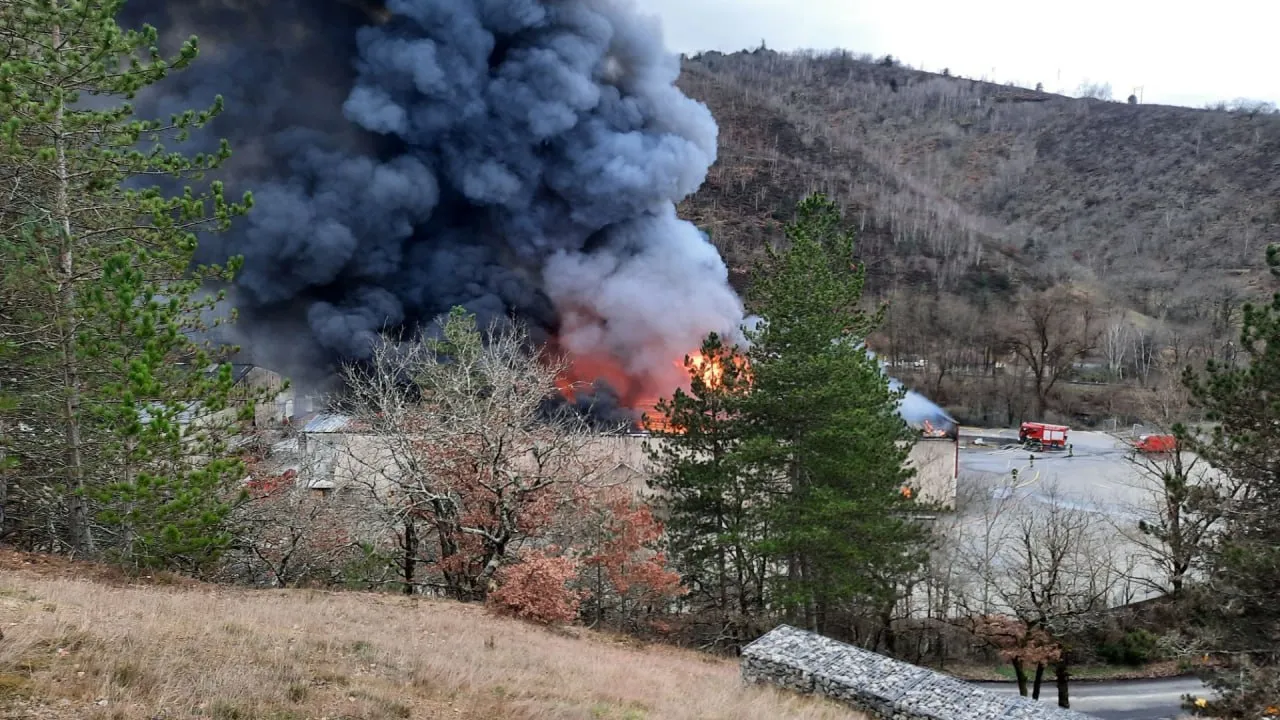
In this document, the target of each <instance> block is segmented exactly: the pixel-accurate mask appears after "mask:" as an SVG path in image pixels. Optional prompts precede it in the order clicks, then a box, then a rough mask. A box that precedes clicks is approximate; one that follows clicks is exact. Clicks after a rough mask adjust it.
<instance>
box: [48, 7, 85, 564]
mask: <svg viewBox="0 0 1280 720" xmlns="http://www.w3.org/2000/svg"><path fill="white" fill-rule="evenodd" d="M53 45H54V47H58V46H60V45H62V29H61V28H60V27H58V26H57V25H55V26H54V28H53ZM65 112H66V107H65V104H64V103H62V102H59V104H58V107H57V108H56V109H55V110H54V115H53V142H54V157H55V160H56V162H57V175H58V183H57V192H56V197H55V202H56V205H55V207H54V220H55V221H56V222H57V226H58V232H59V235H60V238H59V242H58V317H57V320H58V321H59V322H60V324H61V332H60V335H61V338H60V341H61V343H60V344H61V350H62V386H63V408H62V410H63V420H64V421H65V422H66V426H65V428H64V430H65V437H66V443H67V447H66V451H67V457H66V461H67V467H66V472H67V491H68V493H69V495H68V497H67V514H68V517H67V531H68V533H69V535H70V538H69V539H70V541H71V550H72V552H73V553H75V554H76V555H87V554H92V553H93V551H94V548H93V534H92V532H91V531H90V529H89V506H88V500H87V499H86V498H85V496H84V492H85V478H84V475H85V473H84V450H83V438H82V437H81V428H80V368H79V363H78V359H77V357H76V322H75V315H76V309H75V303H76V288H75V282H76V276H75V270H76V268H75V258H74V253H73V251H74V249H75V248H74V239H73V237H72V233H71V200H70V188H69V186H70V177H69V175H68V172H67V139H66V136H65V134H64V133H63V125H62V119H63V116H64V114H65Z"/></svg>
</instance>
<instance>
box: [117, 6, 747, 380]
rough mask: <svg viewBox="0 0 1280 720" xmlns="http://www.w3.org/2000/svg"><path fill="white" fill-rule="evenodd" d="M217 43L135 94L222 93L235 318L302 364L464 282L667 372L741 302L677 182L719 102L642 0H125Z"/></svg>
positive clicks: (726, 325)
mask: <svg viewBox="0 0 1280 720" xmlns="http://www.w3.org/2000/svg"><path fill="white" fill-rule="evenodd" d="M126 13H127V15H126V17H125V18H124V20H125V22H126V23H128V24H134V25H136V24H138V23H141V22H149V23H151V24H153V25H155V26H156V27H157V28H158V29H159V30H160V33H161V36H162V37H164V38H167V39H168V40H170V41H173V42H178V41H181V40H182V39H185V38H186V37H187V36H188V35H190V34H195V35H197V36H198V37H199V42H200V48H201V54H200V57H199V58H198V59H197V61H196V62H195V63H194V64H193V65H192V67H191V68H190V69H188V70H184V71H182V72H180V73H175V74H174V75H172V76H171V77H170V78H168V79H166V80H165V81H164V82H162V83H160V84H159V85H157V86H155V87H154V88H153V92H152V94H151V95H147V96H144V97H142V98H141V99H140V101H139V103H138V108H139V111H140V112H141V113H142V114H144V115H157V116H160V117H165V116H167V115H168V114H170V113H172V112H176V111H180V110H183V109H186V108H189V107H203V106H206V105H208V103H209V102H211V100H212V98H213V97H214V96H215V95H217V94H221V95H222V96H224V98H225V103H226V112H225V113H224V114H223V115H222V116H220V117H219V118H217V119H216V120H215V121H214V123H212V124H211V127H210V128H209V129H208V131H207V132H206V133H204V136H202V138H200V142H204V143H208V144H209V145H210V146H212V144H213V143H214V142H216V139H217V138H219V137H225V138H227V139H229V140H230V141H231V144H232V148H233V151H234V152H235V153H236V154H235V156H234V157H233V158H232V160H231V161H230V162H229V163H228V164H227V166H226V168H225V175H224V178H225V179H226V180H227V181H228V189H229V190H231V191H235V192H238V191H240V190H243V189H251V190H253V191H254V194H255V197H256V201H257V205H256V207H255V208H254V210H253V211H252V212H251V213H250V215H249V216H248V217H247V218H245V219H243V220H242V221H241V222H240V223H238V227H237V228H236V229H234V230H233V231H232V232H230V233H228V234H224V235H219V236H213V237H206V238H204V239H203V240H202V245H201V251H200V252H201V258H200V260H202V261H206V262H207V261H219V260H222V259H225V258H226V257H228V256H230V255H236V254H238V255H243V256H244V258H245V264H244V270H243V271H242V273H241V275H240V276H239V278H238V279H237V281H236V283H235V287H234V289H233V294H232V297H233V302H234V304H235V306H236V307H237V308H238V310H239V312H240V320H239V322H238V323H237V324H236V326H235V328H236V330H235V332H236V333H237V335H238V336H237V337H236V338H235V340H236V341H237V342H238V343H240V344H241V345H242V346H244V347H245V348H246V350H247V352H248V354H249V355H250V359H251V360H252V361H254V362H257V363H258V364H262V365H266V366H269V367H273V368H275V369H278V370H281V371H283V372H286V373H288V374H290V375H292V376H294V377H295V379H296V380H298V381H299V382H301V383H302V384H304V385H305V384H308V383H315V382H319V381H320V380H322V379H324V378H326V377H329V376H330V374H331V372H332V369H333V368H334V366H335V364H336V363H338V362H340V361H345V360H358V359H360V358H362V357H365V356H366V355H367V353H368V352H369V349H370V347H371V345H372V343H373V341H374V340H375V338H376V337H377V335H378V334H379V333H381V332H384V331H395V330H410V331H411V330H413V329H414V328H417V327H419V326H422V325H425V324H429V323H430V322H431V321H432V320H433V319H434V318H436V317H438V316H439V315H440V314H442V313H444V312H447V311H448V310H449V308H450V307H452V306H456V305H462V306H464V307H466V308H468V309H469V310H471V311H473V312H474V313H476V314H477V316H478V322H479V323H480V324H481V325H482V326H484V325H487V324H488V323H489V322H490V321H491V320H494V319H497V318H513V319H518V320H520V321H523V322H525V323H527V324H528V326H529V327H530V328H531V331H532V332H533V334H534V335H535V338H537V339H540V340H550V339H554V340H555V341H556V346H557V347H559V348H561V349H563V350H565V351H567V352H569V353H570V354H572V355H575V356H589V355H590V356H605V357H608V358H610V359H612V360H613V361H614V362H615V363H616V364H617V365H619V366H620V367H622V368H623V369H624V371H625V372H626V373H627V375H628V377H629V378H630V379H632V380H634V381H636V382H638V383H640V384H641V385H651V386H652V389H653V390H655V391H658V392H655V394H666V393H668V392H669V391H670V390H671V389H672V388H673V387H675V386H676V385H677V384H679V382H680V380H681V373H680V370H679V368H678V367H677V366H676V365H675V364H674V363H673V359H676V358H679V357H681V356H682V355H683V354H684V353H685V352H687V351H689V350H691V349H694V348H697V347H698V346H699V344H700V342H701V339H702V337H703V336H704V335H705V334H706V333H707V332H710V331H716V332H720V333H722V334H724V335H727V336H731V337H732V336H734V335H735V334H736V332H735V331H736V329H737V327H738V324H739V323H740V322H741V320H742V305H741V303H740V301H739V299H738V297H737V295H736V294H735V293H734V292H733V290H732V289H731V288H730V287H729V284H728V274H727V271H726V268H725V265H724V263H723V261H722V260H721V258H720V256H719V254H718V253H717V252H716V250H715V248H714V247H713V246H712V245H711V244H710V243H709V242H708V241H707V238H706V237H705V236H704V235H703V234H702V233H701V232H700V231H699V230H698V229H697V228H696V227H694V226H693V225H691V224H689V223H687V222H685V221H682V220H680V219H679V218H678V217H677V216H676V213H675V204H676V203H678V202H679V201H680V200H681V199H683V198H684V197H686V196H687V195H689V194H690V193H692V192H694V191H695V190H696V189H697V188H698V187H699V185H700V184H701V183H702V182H703V180H704V178H705V175H706V171H707V169H708V167H709V166H710V165H711V163H713V162H714V160H715V153H716V138H717V128H716V124H715V122H714V120H713V119H712V117H711V114H710V113H709V112H708V110H707V109H706V107H705V106H703V105H702V104H700V103H698V102H695V101H693V100H691V99H689V98H688V97H686V96H685V95H684V94H682V93H681V92H680V91H679V90H678V89H677V88H676V87H675V84H674V83H675V80H676V77H677V75H678V73H679V69H680V68H679V61H678V59H677V58H676V57H674V56H673V55H671V54H669V53H667V52H666V51H665V49H664V47H663V43H662V38H661V31H660V28H659V27H658V25H657V23H656V21H655V20H652V19H649V18H647V17H645V16H643V15H640V14H638V13H637V12H636V10H635V9H634V7H633V5H632V4H631V2H629V1H627V0H392V1H391V2H389V3H387V4H386V5H385V6H383V5H379V4H375V3H371V2H366V1H364V0H346V1H340V0H163V1H161V0H131V2H129V3H128V5H127V10H126Z"/></svg>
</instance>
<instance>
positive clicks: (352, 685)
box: [0, 551, 861, 720]
mask: <svg viewBox="0 0 1280 720" xmlns="http://www.w3.org/2000/svg"><path fill="white" fill-rule="evenodd" d="M161 580H163V578H150V579H145V580H144V582H146V583H147V584H139V583H137V582H130V581H127V580H126V579H125V578H122V577H120V576H118V575H114V574H112V573H111V571H109V570H107V569H103V568H97V567H93V566H86V565H78V564H72V563H68V562H66V561H62V560H57V559H48V558H41V557H38V556H26V555H18V554H13V553H7V552H2V551H0V630H3V639H2V640H0V718H39V719H50V720H55V719H56V720H62V719H63V718H66V719H68V720H69V719H71V718H76V719H81V718H83V719H86V720H107V719H111V720H133V719H135V718H136V719H138V720H142V719H144V718H145V719H148V720H152V719H155V718H165V719H166V720H169V719H173V718H189V717H204V718H213V719H214V720H250V719H252V720H303V719H304V718H311V719H316V720H318V719H319V718H329V719H330V720H337V719H339V718H342V719H345V720H356V719H367V720H374V719H377V720H382V719H384V718H442V717H443V718H459V719H465V718H476V719H477V720H479V719H481V718H484V719H485V720H488V719H489V718H513V719H520V718H584V719H586V718H592V719H596V718H600V719H604V718H628V719H630V720H640V719H641V718H690V719H693V718H725V719H726V720H727V719H729V718H797V719H809V720H819V719H830V720H837V719H840V718H848V719H854V718H858V717H861V716H859V715H856V714H853V713H851V712H848V711H846V710H844V709H842V708H839V707H836V706H834V705H831V704H827V703H820V702H815V701H813V700H809V699H804V698H799V697H796V696H792V695H787V694H783V693H779V692H775V691H773V690H770V689H766V688H743V687H742V685H741V684H740V680H739V677H738V668H737V665H736V664H735V663H733V662H731V661H727V660H722V659H718V658H713V657H709V656H704V655H699V654H697V653H692V652H682V651H678V650H673V649H670V648H663V647H651V646H644V645H639V644H637V643H635V642H634V641H627V640H624V639H621V638H615V637H611V636H605V635H600V634H594V633H590V632H586V631H567V632H553V631H548V630H542V629H539V628H534V627H530V626H528V625H524V624H521V623H517V622H512V621H507V620H501V619H496V618H493V617H491V616H489V615H488V614H486V613H485V611H484V610H483V609H481V608H478V607H474V606H464V605H460V604H456V603H448V602H432V601H425V600H417V601H414V600H411V599H404V598H399V597H395V596H386V595H370V594H361V593H332V592H308V591H258V592H254V591H246V590H237V589H229V588H222V587H213V586H205V585H198V584H194V583H190V582H181V583H179V582H177V581H171V582H170V583H169V584H163V583H160V581H161Z"/></svg>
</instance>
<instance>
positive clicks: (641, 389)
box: [556, 351, 749, 432]
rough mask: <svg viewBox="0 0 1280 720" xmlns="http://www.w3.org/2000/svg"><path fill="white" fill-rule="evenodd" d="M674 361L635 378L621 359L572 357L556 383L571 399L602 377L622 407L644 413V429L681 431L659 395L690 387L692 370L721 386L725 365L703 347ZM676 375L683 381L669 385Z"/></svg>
mask: <svg viewBox="0 0 1280 720" xmlns="http://www.w3.org/2000/svg"><path fill="white" fill-rule="evenodd" d="M686 361H687V363H688V365H687V366H686ZM736 362H737V363H739V365H742V364H744V363H745V361H744V360H742V359H741V358H737V359H736ZM671 365H672V370H671V371H668V372H665V373H652V376H651V377H647V378H636V377H635V376H633V375H632V374H629V373H628V372H627V371H626V370H625V369H624V368H623V366H622V364H621V363H619V362H618V361H616V360H614V359H612V358H608V357H582V358H573V360H572V362H571V363H570V365H569V367H568V368H567V369H566V371H565V372H564V373H563V374H561V376H560V377H559V378H557V379H556V387H557V388H558V389H559V390H560V392H561V393H562V394H563V395H564V396H565V397H567V398H569V399H571V400H572V399H573V398H574V397H575V396H576V395H577V393H578V392H581V391H582V389H583V388H585V387H589V386H590V385H591V384H592V383H594V382H596V381H597V380H603V381H605V382H607V383H608V384H609V386H610V387H611V388H612V389H613V390H614V391H615V392H617V393H618V401H619V403H620V404H621V405H622V406H623V407H626V408H629V409H631V410H633V411H635V412H636V414H637V415H640V416H643V418H644V421H643V427H644V428H645V429H647V430H652V431H658V432H680V428H678V427H676V426H674V425H672V424H671V422H670V421H669V420H668V418H666V417H665V416H664V415H663V414H662V413H660V412H658V401H659V398H663V397H665V398H670V397H671V395H672V394H673V393H674V392H675V391H676V389H677V388H680V389H683V390H685V391H686V392H687V391H689V389H690V387H689V386H690V381H689V375H690V371H692V372H696V373H697V374H698V375H699V377H700V378H701V380H702V382H703V384H705V385H706V386H707V387H708V388H713V389H714V388H719V387H721V386H722V385H723V384H724V375H725V367H724V360H723V359H722V358H717V357H715V356H708V355H705V354H703V353H702V352H701V351H695V352H692V353H690V354H689V355H688V356H687V358H681V359H678V360H673V361H672V362H671ZM676 378H680V379H682V381H676V382H678V384H676V385H673V386H670V387H667V386H666V385H668V384H670V383H672V382H673V381H675V379H676ZM748 380H749V378H748Z"/></svg>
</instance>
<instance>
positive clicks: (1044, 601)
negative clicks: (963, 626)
mask: <svg viewBox="0 0 1280 720" xmlns="http://www.w3.org/2000/svg"><path fill="white" fill-rule="evenodd" d="M1107 529H1108V528H1107V527H1106V522H1105V520H1104V519H1103V518H1102V517H1101V516H1100V515H1097V514H1095V513H1092V512H1089V511H1087V510H1083V509H1079V508H1078V507H1077V503H1073V502H1071V501H1070V500H1069V499H1068V498H1067V497H1065V496H1064V495H1063V494H1062V492H1061V491H1060V490H1059V489H1058V488H1057V486H1056V484H1054V483H1053V482H1052V481H1046V480H1041V479H1040V478H1038V477H1031V478H1021V479H1020V478H1018V477H1017V476H1016V475H1015V476H1013V477H1011V478H1008V479H1006V480H1005V481H1003V482H1001V483H999V484H998V485H997V486H996V487H995V488H993V492H992V495H991V498H990V500H989V503H988V505H987V509H986V510H985V511H984V512H983V513H982V515H981V517H980V519H978V520H977V521H975V522H973V523H970V524H969V525H967V526H962V530H961V537H960V538H958V539H957V543H958V545H959V547H961V548H962V552H961V557H963V560H962V561H961V562H963V563H964V566H965V569H966V572H967V574H968V576H969V582H968V583H967V585H966V586H965V587H964V588H963V589H962V590H960V591H959V593H958V594H959V595H960V596H961V601H960V604H961V605H962V606H963V607H965V609H966V610H967V613H966V621H967V622H968V626H969V629H970V630H971V631H973V632H974V633H975V635H977V636H978V637H980V638H982V639H984V640H986V641H987V642H989V643H991V644H992V645H993V646H994V647H996V648H998V649H999V650H1000V651H1001V654H1002V655H1003V656H1004V657H1005V658H1006V659H1008V660H1009V661H1010V663H1011V664H1012V665H1013V668H1014V672H1015V674H1016V675H1017V678H1018V685H1019V690H1020V691H1021V692H1022V694H1024V695H1026V694H1028V690H1030V694H1032V695H1034V696H1036V697H1038V696H1039V692H1040V682H1041V679H1042V677H1043V674H1044V671H1045V669H1046V666H1047V665H1050V664H1051V665H1052V668H1053V671H1054V675H1055V678H1056V680H1057V688H1058V704H1059V705H1061V706H1062V707H1069V705H1070V700H1069V692H1068V680H1069V678H1070V666H1071V662H1072V659H1073V653H1072V643H1073V642H1074V639H1075V638H1076V637H1078V636H1079V634H1080V633H1081V632H1082V631H1083V630H1085V629H1087V628H1088V627H1090V626H1091V625H1092V624H1093V623H1096V622H1098V621H1099V619H1100V616H1101V613H1102V612H1103V611H1105V610H1106V609H1108V608H1109V607H1111V606H1112V605H1113V603H1116V602H1118V601H1119V600H1121V599H1122V597H1121V595H1122V593H1123V591H1124V589H1125V588H1124V580H1125V571H1124V567H1123V566H1124V563H1123V562H1122V561H1121V559H1120V558H1119V557H1118V556H1117V554H1116V552H1115V551H1114V548H1113V543H1110V542H1109V540H1110V537H1109V535H1108V533H1107V532H1105V531H1106V530H1107ZM1028 663H1030V664H1031V665H1032V667H1034V668H1035V670H1036V674H1035V679H1034V683H1033V685H1032V686H1031V687H1030V688H1028V678H1027V675H1026V673H1027V669H1028V668H1027V664H1028Z"/></svg>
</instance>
